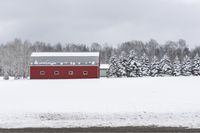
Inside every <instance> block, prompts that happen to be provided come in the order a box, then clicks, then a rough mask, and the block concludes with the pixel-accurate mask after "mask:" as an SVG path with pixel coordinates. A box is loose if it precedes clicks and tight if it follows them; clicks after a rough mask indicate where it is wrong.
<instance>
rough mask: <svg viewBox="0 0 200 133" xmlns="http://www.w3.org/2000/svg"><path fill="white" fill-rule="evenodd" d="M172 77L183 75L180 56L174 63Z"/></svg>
mask: <svg viewBox="0 0 200 133" xmlns="http://www.w3.org/2000/svg"><path fill="white" fill-rule="evenodd" d="M172 75H173V76H180V75H181V62H180V60H179V58H178V56H176V58H175V60H174V63H173V72H172Z"/></svg>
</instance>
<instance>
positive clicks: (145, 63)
mask: <svg viewBox="0 0 200 133" xmlns="http://www.w3.org/2000/svg"><path fill="white" fill-rule="evenodd" d="M140 62H141V72H142V76H149V73H150V62H149V59H148V58H147V56H146V54H145V53H144V54H143V55H142V56H141V60H140Z"/></svg>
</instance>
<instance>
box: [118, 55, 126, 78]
mask: <svg viewBox="0 0 200 133" xmlns="http://www.w3.org/2000/svg"><path fill="white" fill-rule="evenodd" d="M119 61H120V62H119V63H120V65H119V71H120V73H121V74H120V75H121V77H127V63H128V59H127V58H126V57H125V56H123V55H121V56H120V58H119Z"/></svg>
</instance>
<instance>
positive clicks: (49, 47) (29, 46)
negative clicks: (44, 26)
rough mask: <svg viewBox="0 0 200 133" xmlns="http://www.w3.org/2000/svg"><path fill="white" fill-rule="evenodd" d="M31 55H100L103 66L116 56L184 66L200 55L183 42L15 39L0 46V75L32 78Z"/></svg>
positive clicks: (119, 58) (198, 51)
mask: <svg viewBox="0 0 200 133" xmlns="http://www.w3.org/2000/svg"><path fill="white" fill-rule="evenodd" d="M133 51H134V52H133ZM32 52H100V62H101V63H102V64H109V63H110V65H111V66H112V62H113V60H114V59H113V57H114V58H115V59H117V60H122V57H123V60H124V59H127V58H129V57H131V56H130V55H134V57H132V58H138V59H140V58H142V57H143V56H144V55H145V56H146V58H147V59H148V61H149V62H150V63H151V62H154V61H155V60H158V61H161V60H162V59H163V57H164V55H166V56H167V57H168V58H169V62H170V63H174V62H175V60H176V58H178V60H179V61H180V63H183V61H184V60H185V59H184V58H185V57H186V56H187V57H188V58H189V59H194V57H195V56H196V55H197V54H199V55H200V46H199V47H196V48H193V49H190V48H189V47H188V45H187V43H186V41H185V40H183V39H180V40H178V41H167V42H166V43H164V44H160V43H158V42H157V41H156V40H154V39H151V40H150V41H148V42H143V41H137V40H134V41H128V42H124V43H121V44H118V45H115V46H112V45H109V44H99V43H92V44H91V45H87V44H74V43H65V44H61V43H57V44H50V43H45V42H40V41H36V42H30V41H27V40H26V41H22V40H21V39H14V40H13V41H10V42H7V43H5V44H1V45H0V76H5V75H6V76H13V77H15V78H22V77H23V78H27V77H28V76H29V64H30V55H31V53H32ZM130 53H132V54H130ZM111 57H112V58H111ZM117 62H118V61H117ZM120 62H121V61H120ZM123 63H125V62H123ZM126 63H127V62H126ZM127 70H128V71H131V70H129V69H127ZM128 71H127V72H128Z"/></svg>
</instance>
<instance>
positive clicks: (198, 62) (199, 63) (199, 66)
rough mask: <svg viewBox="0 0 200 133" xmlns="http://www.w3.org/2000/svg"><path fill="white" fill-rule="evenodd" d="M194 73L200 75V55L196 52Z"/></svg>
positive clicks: (193, 65)
mask: <svg viewBox="0 0 200 133" xmlns="http://www.w3.org/2000/svg"><path fill="white" fill-rule="evenodd" d="M192 74H193V75H195V76H199V75H200V57H199V55H198V54H196V56H195V57H194V59H193V63H192Z"/></svg>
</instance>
